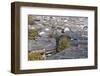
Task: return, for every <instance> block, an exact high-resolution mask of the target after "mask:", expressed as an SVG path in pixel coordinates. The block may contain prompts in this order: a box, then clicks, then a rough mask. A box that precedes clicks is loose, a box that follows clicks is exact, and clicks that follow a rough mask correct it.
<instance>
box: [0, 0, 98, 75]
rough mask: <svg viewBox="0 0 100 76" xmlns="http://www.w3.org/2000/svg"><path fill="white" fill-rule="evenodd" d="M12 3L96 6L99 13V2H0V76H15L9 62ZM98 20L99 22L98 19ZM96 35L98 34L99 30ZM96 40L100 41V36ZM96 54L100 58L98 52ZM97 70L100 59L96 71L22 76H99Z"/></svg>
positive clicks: (79, 0)
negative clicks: (11, 71)
mask: <svg viewBox="0 0 100 76" xmlns="http://www.w3.org/2000/svg"><path fill="white" fill-rule="evenodd" d="M13 1H25V2H27V1H28V2H41V3H57V4H73V5H90V6H98V7H99V13H100V6H99V4H100V0H0V76H16V75H14V74H12V73H10V60H11V59H10V53H11V48H10V47H11V45H10V44H11V40H10V36H11V34H10V33H11V23H10V21H11V15H10V8H11V7H10V3H11V2H13ZM99 16H100V14H99V15H98V17H99ZM98 20H100V18H99V19H98ZM98 24H100V22H99V23H98ZM99 27H100V26H98V28H99ZM98 33H100V30H99V32H98ZM98 39H100V35H99V38H98ZM98 42H100V40H98ZM99 46H100V44H99ZM99 50H100V49H99ZM99 50H98V51H99ZM98 53H99V58H100V51H99V52H98ZM99 70H100V59H99V69H98V70H81V71H65V72H52V73H38V74H24V75H25V76H55V75H56V76H94V75H95V76H99V73H100V71H99ZM18 76H23V74H21V75H18Z"/></svg>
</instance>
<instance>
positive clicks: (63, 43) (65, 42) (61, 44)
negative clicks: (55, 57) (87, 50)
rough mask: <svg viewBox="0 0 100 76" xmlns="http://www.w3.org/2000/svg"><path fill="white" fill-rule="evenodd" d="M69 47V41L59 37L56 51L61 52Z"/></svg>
mask: <svg viewBox="0 0 100 76" xmlns="http://www.w3.org/2000/svg"><path fill="white" fill-rule="evenodd" d="M68 47H69V39H68V38H67V37H61V38H60V39H59V42H58V51H62V50H64V49H65V48H68Z"/></svg>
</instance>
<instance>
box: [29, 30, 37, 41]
mask: <svg viewBox="0 0 100 76" xmlns="http://www.w3.org/2000/svg"><path fill="white" fill-rule="evenodd" d="M37 36H38V30H36V29H29V30H28V39H30V40H35V38H36V37H37Z"/></svg>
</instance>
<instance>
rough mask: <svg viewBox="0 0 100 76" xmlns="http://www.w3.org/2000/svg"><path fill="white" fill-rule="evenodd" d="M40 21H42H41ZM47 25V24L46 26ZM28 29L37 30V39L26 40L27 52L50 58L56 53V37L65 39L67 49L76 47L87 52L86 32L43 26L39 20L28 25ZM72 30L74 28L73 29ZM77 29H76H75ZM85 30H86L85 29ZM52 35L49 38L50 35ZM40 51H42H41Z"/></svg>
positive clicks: (69, 28)
mask: <svg viewBox="0 0 100 76" xmlns="http://www.w3.org/2000/svg"><path fill="white" fill-rule="evenodd" d="M41 20H42V19H41ZM47 25H48V24H47ZM28 28H29V29H37V30H39V32H38V35H39V36H38V37H37V38H36V40H28V51H29V52H31V51H33V50H34V51H37V52H40V53H42V54H43V56H45V59H46V57H50V56H52V55H54V54H55V53H56V47H57V43H56V37H59V38H63V37H66V39H68V41H69V45H70V47H69V48H72V47H77V48H82V49H85V50H87V47H88V34H87V30H82V31H72V30H71V27H69V25H68V27H67V26H66V27H64V26H56V27H51V26H45V24H43V23H41V22H40V20H37V21H36V23H35V24H34V25H29V26H28ZM73 29H74V28H73ZM77 29H78V28H77ZM85 29H86V28H85ZM51 34H52V35H53V34H54V36H52V37H50V35H51ZM41 50H42V51H41Z"/></svg>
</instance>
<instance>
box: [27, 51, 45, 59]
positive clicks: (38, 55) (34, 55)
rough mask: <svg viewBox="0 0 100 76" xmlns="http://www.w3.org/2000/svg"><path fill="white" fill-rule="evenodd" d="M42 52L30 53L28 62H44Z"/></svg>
mask: <svg viewBox="0 0 100 76" xmlns="http://www.w3.org/2000/svg"><path fill="white" fill-rule="evenodd" d="M43 59H44V58H43V56H42V54H41V52H30V53H28V60H43Z"/></svg>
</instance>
